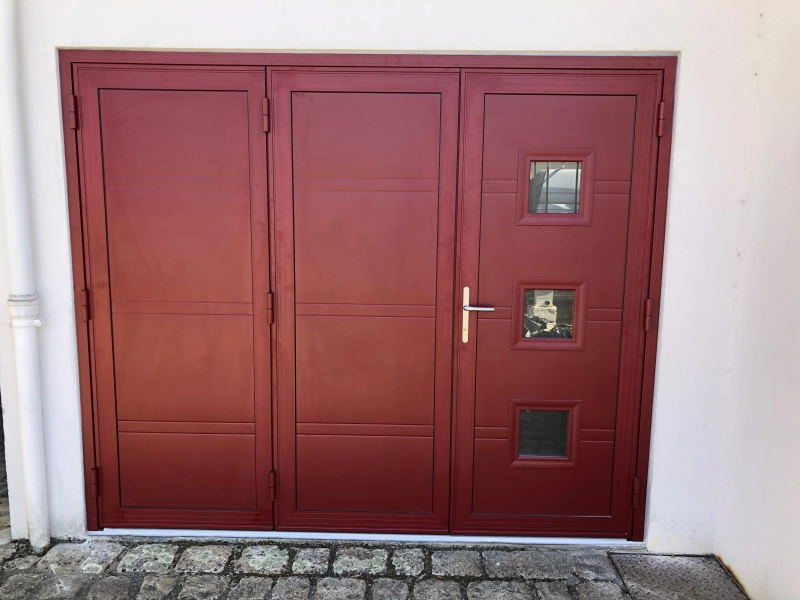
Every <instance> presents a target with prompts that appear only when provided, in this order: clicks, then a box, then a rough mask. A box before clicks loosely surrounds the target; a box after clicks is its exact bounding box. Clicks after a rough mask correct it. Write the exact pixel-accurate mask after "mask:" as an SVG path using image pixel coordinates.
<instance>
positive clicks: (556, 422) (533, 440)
mask: <svg viewBox="0 0 800 600" xmlns="http://www.w3.org/2000/svg"><path fill="white" fill-rule="evenodd" d="M568 421H569V413H568V412H567V411H565V410H521V411H520V413H519V455H520V456H562V457H566V456H567V424H568Z"/></svg>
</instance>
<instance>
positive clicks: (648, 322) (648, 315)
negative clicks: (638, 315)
mask: <svg viewBox="0 0 800 600" xmlns="http://www.w3.org/2000/svg"><path fill="white" fill-rule="evenodd" d="M652 324H653V301H652V300H651V299H650V298H648V299H647V300H645V301H644V330H645V331H650V327H651V326H652Z"/></svg>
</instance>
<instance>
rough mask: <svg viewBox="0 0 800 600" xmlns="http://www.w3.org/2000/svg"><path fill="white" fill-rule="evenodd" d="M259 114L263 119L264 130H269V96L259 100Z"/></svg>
mask: <svg viewBox="0 0 800 600" xmlns="http://www.w3.org/2000/svg"><path fill="white" fill-rule="evenodd" d="M261 114H262V118H263V119H264V131H269V98H264V99H263V100H262V101H261Z"/></svg>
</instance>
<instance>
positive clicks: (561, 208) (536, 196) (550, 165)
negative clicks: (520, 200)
mask: <svg viewBox="0 0 800 600" xmlns="http://www.w3.org/2000/svg"><path fill="white" fill-rule="evenodd" d="M582 164H583V163H580V162H560V161H559V162H553V161H549V162H548V161H533V162H531V174H530V179H531V180H530V188H529V191H528V212H532V213H556V214H559V213H560V214H578V213H579V212H580V200H581V166H582Z"/></svg>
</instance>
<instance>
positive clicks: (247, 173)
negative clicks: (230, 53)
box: [79, 69, 272, 528]
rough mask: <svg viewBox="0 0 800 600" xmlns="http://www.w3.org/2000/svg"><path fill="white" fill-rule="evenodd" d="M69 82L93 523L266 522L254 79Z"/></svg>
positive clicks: (103, 74)
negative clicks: (91, 415)
mask: <svg viewBox="0 0 800 600" xmlns="http://www.w3.org/2000/svg"><path fill="white" fill-rule="evenodd" d="M79 84H80V90H81V99H82V120H83V122H82V123H81V128H82V140H83V147H82V150H83V172H84V181H85V188H84V189H85V197H86V211H87V222H88V249H89V256H90V261H89V277H90V279H91V295H92V298H91V301H92V305H93V309H94V314H93V315H92V322H93V323H92V324H93V329H92V331H93V344H94V349H95V351H94V357H95V369H96V370H95V372H96V395H97V400H98V401H97V419H98V433H99V435H98V437H99V446H100V454H101V457H102V496H101V502H100V508H101V511H102V514H101V522H102V523H103V524H104V525H106V526H119V525H135V524H137V523H143V524H146V525H159V524H161V525H167V526H175V525H179V526H189V527H205V528H208V527H211V528H214V527H243V526H248V527H271V523H272V506H271V503H270V498H269V489H268V485H269V479H268V478H269V471H270V468H271V466H270V465H271V457H270V456H271V453H270V441H269V440H270V409H269V385H270V384H269V328H268V326H267V323H266V311H267V307H266V300H267V292H268V261H267V250H268V246H267V235H266V234H267V229H266V222H267V219H266V203H265V200H266V175H265V164H266V153H265V134H264V132H263V127H262V114H261V99H262V98H263V97H264V71H263V69H257V70H252V69H251V70H240V71H235V70H234V71H231V70H228V72H213V71H204V70H185V69H184V70H171V69H161V70H157V71H156V70H153V71H148V70H140V69H115V70H103V69H97V70H88V69H83V70H81V73H80V81H79Z"/></svg>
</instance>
